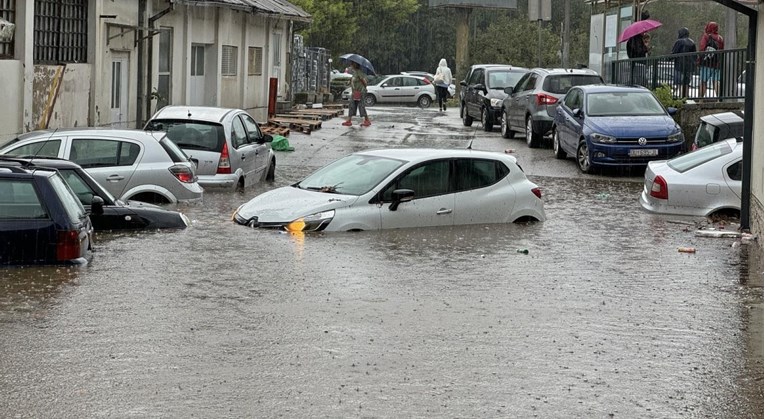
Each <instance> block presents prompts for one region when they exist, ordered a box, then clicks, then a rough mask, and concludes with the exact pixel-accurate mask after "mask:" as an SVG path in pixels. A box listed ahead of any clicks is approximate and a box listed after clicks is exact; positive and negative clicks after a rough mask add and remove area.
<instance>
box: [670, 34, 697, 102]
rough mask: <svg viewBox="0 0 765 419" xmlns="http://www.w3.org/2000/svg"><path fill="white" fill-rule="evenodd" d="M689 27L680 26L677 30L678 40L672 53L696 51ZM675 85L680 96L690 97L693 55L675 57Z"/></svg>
mask: <svg viewBox="0 0 765 419" xmlns="http://www.w3.org/2000/svg"><path fill="white" fill-rule="evenodd" d="M690 34H691V33H690V31H688V28H680V29H679V30H678V31H677V41H675V45H673V46H672V54H686V53H691V52H696V43H695V42H693V39H691V38H690ZM674 61H675V86H677V88H678V89H679V91H680V97H682V98H687V97H688V85H690V84H691V73H693V67H694V59H693V55H683V56H682V57H677V58H675V60H674Z"/></svg>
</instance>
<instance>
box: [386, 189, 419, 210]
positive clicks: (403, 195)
mask: <svg viewBox="0 0 765 419" xmlns="http://www.w3.org/2000/svg"><path fill="white" fill-rule="evenodd" d="M412 199H414V191H413V190H411V189H396V190H395V191H393V202H391V204H390V206H389V207H388V209H389V210H391V211H395V210H397V209H398V206H399V205H400V204H401V203H402V202H409V201H411V200H412Z"/></svg>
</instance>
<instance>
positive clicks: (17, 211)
mask: <svg viewBox="0 0 765 419" xmlns="http://www.w3.org/2000/svg"><path fill="white" fill-rule="evenodd" d="M102 203H103V201H102V200H101V199H100V198H98V199H97V200H96V201H94V203H93V207H94V208H93V211H94V212H100V211H102V207H101V205H102ZM92 238H93V226H92V225H91V223H90V218H88V214H87V213H86V212H85V208H84V207H83V206H82V204H81V203H80V201H79V200H78V199H77V196H76V195H75V194H74V192H73V191H72V189H71V188H70V187H69V185H68V184H67V183H66V181H64V179H63V178H62V177H61V175H60V174H59V172H58V171H57V170H55V169H29V168H24V167H18V166H13V165H2V164H0V265H9V264H25V265H26V264H49V263H52V264H58V263H63V264H69V263H85V262H86V261H87V260H88V259H89V258H90V256H91V250H92V248H91V246H92Z"/></svg>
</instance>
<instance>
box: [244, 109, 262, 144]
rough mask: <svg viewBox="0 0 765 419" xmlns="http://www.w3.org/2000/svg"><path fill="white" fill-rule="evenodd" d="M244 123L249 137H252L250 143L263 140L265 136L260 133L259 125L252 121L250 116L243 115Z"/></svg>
mask: <svg viewBox="0 0 765 419" xmlns="http://www.w3.org/2000/svg"><path fill="white" fill-rule="evenodd" d="M242 121H244V127H245V128H246V129H247V135H248V136H249V137H250V142H258V141H261V139H262V138H263V134H261V132H260V127H258V123H257V122H255V120H253V119H252V117H251V116H250V115H244V114H243V115H242Z"/></svg>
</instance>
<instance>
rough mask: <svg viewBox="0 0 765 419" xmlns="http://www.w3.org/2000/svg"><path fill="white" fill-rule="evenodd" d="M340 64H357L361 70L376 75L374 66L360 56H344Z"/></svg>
mask: <svg viewBox="0 0 765 419" xmlns="http://www.w3.org/2000/svg"><path fill="white" fill-rule="evenodd" d="M340 62H342V63H344V64H345V63H356V64H358V65H359V66H361V69H362V70H363V71H364V72H365V73H367V74H371V75H374V74H375V68H374V66H373V65H372V63H370V62H369V60H367V59H366V58H364V57H362V56H361V55H359V54H343V55H341V56H340Z"/></svg>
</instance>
